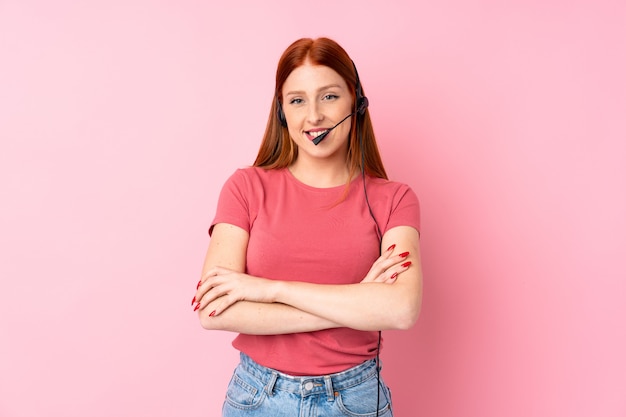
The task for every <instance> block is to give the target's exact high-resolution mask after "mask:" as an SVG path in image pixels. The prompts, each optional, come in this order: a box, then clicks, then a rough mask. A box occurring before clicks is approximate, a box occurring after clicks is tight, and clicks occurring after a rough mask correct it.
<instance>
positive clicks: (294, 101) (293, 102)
mask: <svg viewBox="0 0 626 417" xmlns="http://www.w3.org/2000/svg"><path fill="white" fill-rule="evenodd" d="M302 101H303V100H302V99H301V98H292V99H291V100H289V104H302Z"/></svg>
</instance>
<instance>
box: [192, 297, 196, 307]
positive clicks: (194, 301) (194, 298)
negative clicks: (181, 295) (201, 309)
mask: <svg viewBox="0 0 626 417" xmlns="http://www.w3.org/2000/svg"><path fill="white" fill-rule="evenodd" d="M195 303H196V296H195V295H194V296H193V300H191V305H194V304H195Z"/></svg>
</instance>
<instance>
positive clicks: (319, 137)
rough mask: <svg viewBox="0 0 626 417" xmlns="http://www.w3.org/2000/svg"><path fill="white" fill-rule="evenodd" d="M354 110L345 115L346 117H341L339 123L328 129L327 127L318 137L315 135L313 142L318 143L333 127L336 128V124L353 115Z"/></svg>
mask: <svg viewBox="0 0 626 417" xmlns="http://www.w3.org/2000/svg"><path fill="white" fill-rule="evenodd" d="M354 113H355V112H352V113H350V114H349V115H347V116H346V117H344V118H343V119H341V121H340V122H339V123H337V124H336V125H335V126H333V127H331V128H330V129H328V130H327V131H326V132H324V133H322V134H321V135H319V136H318V137H316V138H315V139H313V143H314V144H315V145H317V144H319V143H320V142H321V141H322V140H323V139H324V138H325V137H326V135H328V134H329V133H330V131H331V130H333V129H334V128H336V127H337V126H339V125H340V124H342V123H343V122H345V120H346V119H347V118H348V117H350V116H352V115H354Z"/></svg>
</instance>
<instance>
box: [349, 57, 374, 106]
mask: <svg viewBox="0 0 626 417" xmlns="http://www.w3.org/2000/svg"><path fill="white" fill-rule="evenodd" d="M352 66H353V67H354V75H355V77H356V86H355V91H354V92H355V95H356V105H355V106H354V107H355V109H356V110H355V112H356V113H357V114H359V115H361V116H363V115H364V114H365V110H366V109H367V106H369V105H370V101H369V100H368V99H367V97H365V96H364V95H363V87H361V80H360V79H359V72H358V71H357V70H356V64H355V63H354V61H352Z"/></svg>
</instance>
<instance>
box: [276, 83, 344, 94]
mask: <svg viewBox="0 0 626 417" xmlns="http://www.w3.org/2000/svg"><path fill="white" fill-rule="evenodd" d="M329 88H341V86H340V85H339V84H328V85H325V86H323V87H320V88H318V89H317V92H318V93H319V92H320V91H323V90H328V89H329ZM305 93H306V92H305V91H300V90H299V91H289V92H287V93H286V94H285V96H293V95H299V94H305Z"/></svg>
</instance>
